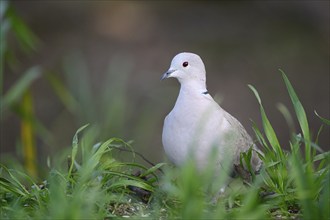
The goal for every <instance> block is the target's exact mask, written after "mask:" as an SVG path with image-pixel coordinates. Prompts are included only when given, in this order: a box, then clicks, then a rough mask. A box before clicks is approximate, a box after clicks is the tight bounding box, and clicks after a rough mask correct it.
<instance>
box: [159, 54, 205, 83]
mask: <svg viewBox="0 0 330 220" xmlns="http://www.w3.org/2000/svg"><path fill="white" fill-rule="evenodd" d="M170 77H173V78H177V79H178V81H179V82H180V83H181V84H182V83H186V82H190V81H194V82H198V81H201V82H203V83H205V81H206V76H205V66H204V63H203V61H202V59H201V58H200V57H199V56H198V55H197V54H194V53H186V52H184V53H179V54H177V55H176V56H175V57H174V58H173V60H172V62H171V66H170V68H169V69H168V71H166V72H165V73H164V74H163V76H162V78H161V80H163V79H167V78H170Z"/></svg>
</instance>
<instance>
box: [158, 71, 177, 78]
mask: <svg viewBox="0 0 330 220" xmlns="http://www.w3.org/2000/svg"><path fill="white" fill-rule="evenodd" d="M174 71H175V70H171V69H169V70H167V71H166V72H165V73H164V74H163V75H162V77H161V78H160V80H163V79H167V78H168V77H170V75H171V73H173V72H174Z"/></svg>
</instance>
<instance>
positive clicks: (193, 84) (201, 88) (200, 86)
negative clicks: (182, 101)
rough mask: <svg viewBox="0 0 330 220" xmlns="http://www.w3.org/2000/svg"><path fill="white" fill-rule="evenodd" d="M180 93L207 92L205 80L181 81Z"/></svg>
mask: <svg viewBox="0 0 330 220" xmlns="http://www.w3.org/2000/svg"><path fill="white" fill-rule="evenodd" d="M180 93H181V94H191V95H194V94H196V95H197V94H207V88H206V82H205V81H193V80H192V81H188V82H187V81H186V82H181V87H180Z"/></svg>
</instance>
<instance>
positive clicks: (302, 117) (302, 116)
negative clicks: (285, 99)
mask: <svg viewBox="0 0 330 220" xmlns="http://www.w3.org/2000/svg"><path fill="white" fill-rule="evenodd" d="M280 72H281V73H282V77H283V80H284V83H285V85H286V87H287V90H288V92H289V96H290V98H291V101H292V104H293V107H294V110H295V112H296V116H297V118H298V122H299V125H300V128H301V130H302V133H303V136H304V139H305V146H306V149H305V150H306V160H307V161H309V162H310V161H311V134H310V130H309V126H308V121H307V116H306V112H305V110H304V108H303V106H302V104H301V102H300V101H299V98H298V96H297V94H296V92H295V91H294V89H293V87H292V85H291V83H290V81H289V79H288V77H287V76H286V75H285V73H284V72H283V71H282V70H281V69H280Z"/></svg>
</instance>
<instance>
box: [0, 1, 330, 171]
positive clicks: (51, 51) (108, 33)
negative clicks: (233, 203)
mask: <svg viewBox="0 0 330 220" xmlns="http://www.w3.org/2000/svg"><path fill="white" fill-rule="evenodd" d="M11 2H12V4H13V6H14V8H15V9H16V11H17V13H18V15H20V16H21V18H22V19H23V20H24V21H25V22H26V23H27V25H28V26H29V27H30V28H31V30H32V31H33V32H34V33H35V34H36V35H37V36H38V38H39V39H40V45H39V47H38V50H37V51H36V52H35V53H33V54H32V55H30V56H29V57H27V56H26V55H23V54H20V53H18V57H19V60H20V65H19V67H18V68H16V69H15V70H9V69H8V68H5V74H4V90H5V92H6V90H8V88H10V86H11V85H12V84H13V83H14V82H15V81H16V80H17V79H18V78H19V77H20V76H21V74H22V71H23V70H25V69H27V68H29V67H30V66H33V65H38V66H40V67H42V69H43V71H44V72H51V73H52V74H55V75H56V76H58V77H59V79H60V80H61V82H62V83H63V84H64V85H65V87H66V88H67V89H68V91H70V93H71V94H72V96H73V97H74V98H75V100H76V101H77V102H78V103H79V104H78V105H79V108H77V109H75V110H74V111H70V110H68V108H67V107H66V106H65V105H64V104H63V103H62V102H61V101H60V99H59V97H58V96H57V95H56V94H55V92H54V90H53V89H52V88H51V86H50V84H49V82H48V81H47V80H46V79H45V78H43V77H41V78H40V79H38V80H37V81H36V82H35V83H34V84H33V87H32V92H33V98H34V104H35V109H34V111H35V114H36V115H37V117H38V119H39V120H40V121H41V122H42V123H43V125H44V126H45V127H46V128H47V129H48V130H49V131H50V133H51V134H52V136H53V139H54V140H55V143H56V144H49V143H45V142H44V141H41V140H39V139H40V138H38V142H37V147H38V149H37V150H38V155H39V159H40V161H39V162H40V163H41V164H42V165H43V164H44V163H45V160H46V157H47V156H52V155H54V154H55V153H56V152H58V151H60V149H63V148H66V147H69V146H70V144H71V140H72V136H73V135H74V133H75V131H76V130H77V128H78V127H80V126H82V125H83V124H86V123H91V124H99V125H100V128H101V129H100V131H99V139H100V140H105V139H107V138H110V137H119V138H123V139H124V140H127V141H128V140H134V143H133V147H134V148H135V149H136V150H137V151H139V152H142V153H143V154H144V155H145V156H146V157H147V158H149V159H150V160H152V161H154V162H160V161H162V160H163V159H164V153H163V148H162V144H161V129H162V123H163V119H164V117H165V116H166V114H167V113H168V112H169V111H170V110H171V109H172V107H173V105H174V102H175V99H176V97H177V94H178V90H179V86H178V83H177V82H176V81H175V80H173V79H172V80H166V81H162V82H160V76H161V75H162V73H163V72H164V71H166V70H167V69H168V67H169V65H170V62H171V60H172V58H173V56H174V55H175V54H177V53H179V52H183V51H186V52H194V53H197V54H199V55H200V56H201V57H202V59H203V60H204V63H205V65H206V71H207V83H208V89H209V92H210V93H211V95H212V96H213V97H215V98H216V99H217V100H218V101H219V102H220V104H221V106H222V107H223V108H224V109H225V110H227V111H228V112H229V113H231V114H232V115H233V116H235V117H236V118H237V119H238V120H239V121H241V123H242V124H243V125H244V127H245V128H246V129H247V130H248V132H249V133H250V134H251V135H253V131H252V129H251V125H252V123H251V121H250V120H251V119H252V120H253V121H255V122H256V123H257V124H258V125H259V126H261V123H260V112H259V107H258V104H257V101H256V99H255V97H254V95H253V94H252V92H251V91H250V90H249V88H248V87H247V84H252V85H254V86H255V87H256V89H257V90H258V91H259V93H260V96H261V98H262V100H263V104H264V107H265V109H266V112H267V114H268V116H269V119H270V121H271V122H272V125H273V126H274V128H275V131H276V132H277V133H278V136H279V139H280V142H281V143H282V144H283V147H286V148H288V147H289V145H288V140H289V138H290V133H289V129H288V126H287V123H286V121H285V119H284V118H283V116H282V115H281V113H280V112H279V111H278V109H277V107H276V105H277V104H278V103H279V102H281V103H283V104H284V105H286V106H287V107H288V108H289V110H290V111H291V113H292V114H293V115H294V111H293V109H292V105H291V103H290V99H289V96H288V94H287V91H286V88H285V85H284V82H283V80H282V77H281V75H280V72H279V71H278V69H279V68H281V69H282V70H284V71H285V72H286V74H287V75H288V77H289V79H290V81H291V83H292V84H293V86H294V88H295V90H296V92H297V94H298V96H299V98H300V100H301V102H302V104H303V105H304V107H305V110H306V112H307V116H308V118H309V121H310V126H311V130H312V132H313V134H314V136H315V135H316V133H317V131H318V129H319V127H320V125H321V122H320V120H319V119H318V118H317V117H316V116H315V114H314V110H316V111H317V112H318V113H319V114H320V115H321V116H323V117H325V118H329V1H219V2H217V1H200V2H198V1H193V2H189V1H179V2H174V1H155V2H153V1H11ZM10 42H11V47H12V48H16V47H18V46H17V45H16V44H15V41H14V40H11V41H10ZM295 122H296V119H295ZM1 127H2V129H1V130H2V135H1V139H2V140H1V155H2V158H4V157H5V155H8V153H10V154H13V155H15V154H17V152H18V148H19V144H18V143H19V139H20V135H19V132H20V130H19V118H18V117H17V116H16V115H15V114H12V113H11V114H9V115H8V116H6V118H4V119H3V120H2V121H1ZM296 128H297V130H299V129H298V124H297V125H296ZM53 143H54V142H53ZM320 146H321V148H323V149H324V150H329V128H328V127H327V128H325V129H324V130H323V133H322V134H321V136H320Z"/></svg>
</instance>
